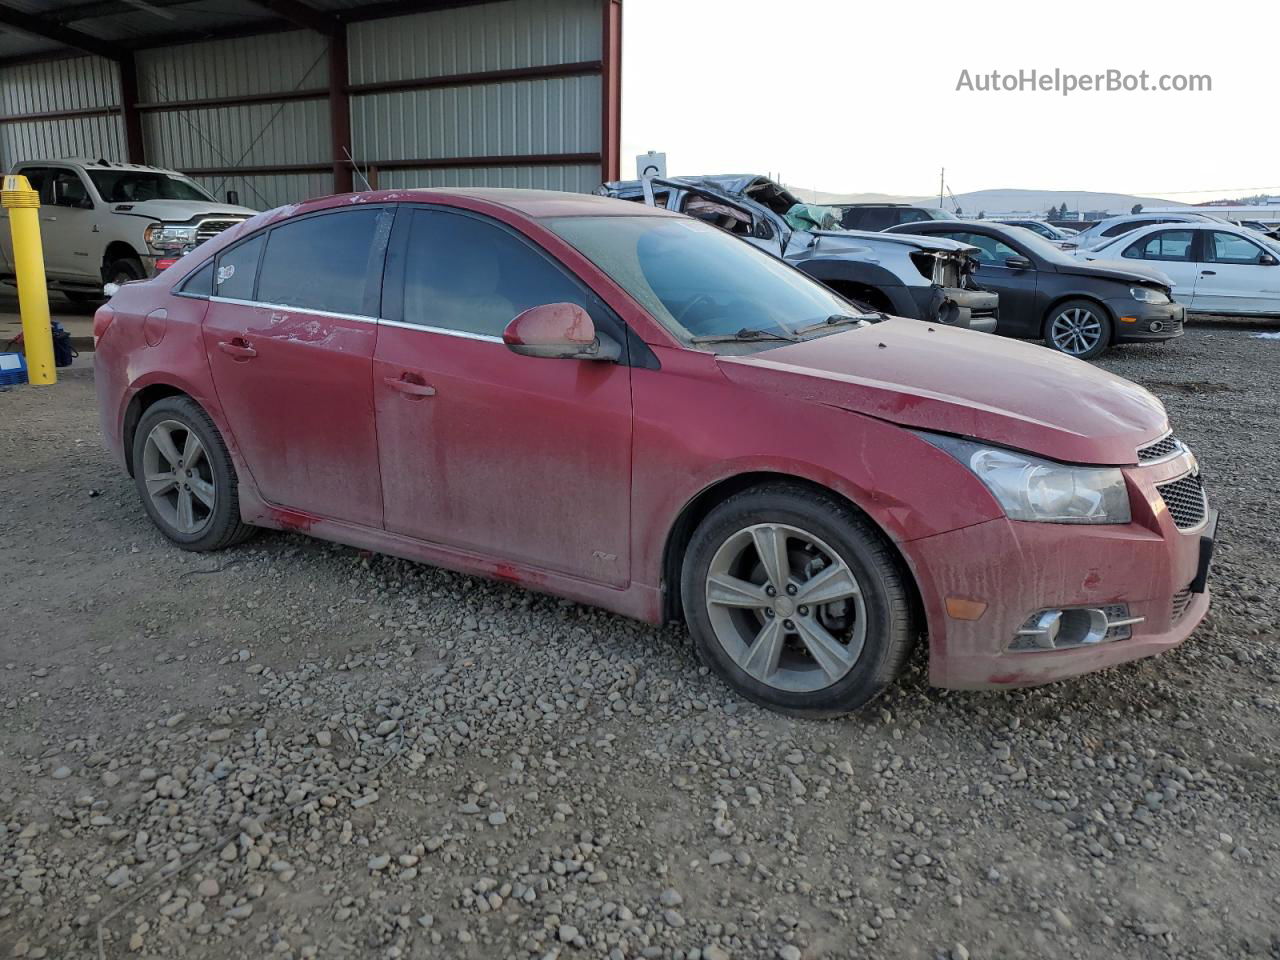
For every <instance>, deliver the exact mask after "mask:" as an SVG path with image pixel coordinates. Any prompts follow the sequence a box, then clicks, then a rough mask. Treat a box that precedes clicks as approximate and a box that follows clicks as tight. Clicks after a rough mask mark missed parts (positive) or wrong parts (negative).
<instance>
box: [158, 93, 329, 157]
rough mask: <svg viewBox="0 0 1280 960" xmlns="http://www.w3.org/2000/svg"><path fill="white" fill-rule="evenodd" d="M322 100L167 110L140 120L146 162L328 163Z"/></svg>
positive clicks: (326, 115)
mask: <svg viewBox="0 0 1280 960" xmlns="http://www.w3.org/2000/svg"><path fill="white" fill-rule="evenodd" d="M328 110H329V105H328V102H327V101H324V100H296V101H293V102H289V103H248V104H244V105H243V106H238V107H202V108H200V109H196V110H166V111H161V112H156V113H146V114H144V115H143V118H142V132H143V140H144V142H145V144H146V151H147V160H148V162H150V163H153V164H155V165H157V166H161V167H173V168H175V169H178V170H184V169H188V168H204V167H231V166H241V165H244V166H250V167H269V166H281V165H283V166H288V165H292V164H297V163H328V162H329V112H328Z"/></svg>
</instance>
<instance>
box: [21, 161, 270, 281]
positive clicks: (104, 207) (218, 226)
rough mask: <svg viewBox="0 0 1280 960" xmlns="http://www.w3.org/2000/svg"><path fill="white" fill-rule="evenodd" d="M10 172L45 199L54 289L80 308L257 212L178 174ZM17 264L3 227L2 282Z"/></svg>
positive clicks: (43, 223) (110, 169) (52, 167)
mask: <svg viewBox="0 0 1280 960" xmlns="http://www.w3.org/2000/svg"><path fill="white" fill-rule="evenodd" d="M13 172H14V173H16V174H21V175H22V176H25V177H26V178H27V181H28V182H29V183H30V184H31V188H32V189H33V190H35V191H36V192H37V193H38V194H39V195H40V207H41V209H40V232H41V234H42V236H43V240H44V256H45V274H46V276H47V277H48V282H49V287H50V288H51V289H54V290H59V291H61V292H62V293H64V294H66V295H67V297H68V298H69V299H71V300H74V301H77V302H92V301H98V300H101V299H102V298H103V297H102V286H103V284H104V283H115V284H120V283H126V282H128V281H130V280H141V279H142V278H144V277H149V276H152V275H153V274H155V273H156V272H157V271H158V270H163V269H164V268H165V267H167V266H168V265H170V264H172V263H173V262H174V261H176V260H177V259H178V258H179V257H181V256H183V255H184V254H185V253H187V252H188V251H190V250H192V249H194V248H195V247H196V246H197V245H198V244H200V243H203V242H204V241H205V240H208V239H209V238H211V237H215V236H217V235H218V234H219V233H220V232H221V231H223V230H225V229H227V228H228V227H230V226H233V225H235V224H237V223H240V222H241V221H243V220H247V219H248V218H249V217H251V216H253V214H254V213H255V212H256V211H254V210H250V209H249V208H248V207H241V206H239V205H237V204H235V203H230V202H229V203H221V202H219V201H217V200H215V199H214V198H213V197H212V196H211V195H210V194H209V193H208V191H206V190H205V189H204V188H203V187H201V186H200V185H199V184H198V183H196V182H195V181H194V180H192V179H190V178H189V177H186V176H184V175H183V174H181V173H178V172H177V171H176V170H165V169H162V168H160V167H149V166H145V165H143V164H138V163H113V162H111V161H108V160H90V159H87V158H85V159H67V160H25V161H23V162H22V163H20V164H18V165H17V166H16V167H14V170H13ZM2 216H4V217H6V218H7V214H3V215H2ZM12 264H13V250H12V238H11V237H10V236H9V230H8V228H7V227H6V228H4V229H0V276H3V278H5V279H8V280H12V278H13V272H14V271H13V266H12Z"/></svg>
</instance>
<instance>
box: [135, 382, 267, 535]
mask: <svg viewBox="0 0 1280 960" xmlns="http://www.w3.org/2000/svg"><path fill="white" fill-rule="evenodd" d="M133 478H134V482H135V483H136V484H137V487H138V493H139V494H140V495H141V497H142V506H143V508H144V509H145V510H146V511H147V514H148V516H150V517H151V519H152V521H153V522H154V523H155V525H156V526H157V527H159V528H160V531H161V532H162V533H163V534H164V535H165V536H166V537H168V538H169V539H170V540H172V541H173V542H174V543H176V544H177V545H178V546H180V547H182V548H183V549H184V550H219V549H221V548H223V547H228V546H231V545H232V544H235V543H239V542H240V541H242V540H245V539H247V538H248V537H249V536H250V535H252V533H253V532H254V528H253V527H251V526H249V525H248V524H245V523H242V522H241V520H240V497H239V492H238V487H237V481H236V471H235V465H234V464H233V463H232V462H231V456H230V454H228V453H227V448H226V445H225V444H224V443H223V442H222V436H221V435H220V434H219V433H218V428H217V427H215V426H214V424H213V421H212V420H211V419H209V415H208V414H207V413H205V412H204V410H203V409H201V407H200V405H199V404H198V403H196V402H195V401H194V400H192V399H191V398H190V397H165V398H164V399H163V400H160V401H158V402H156V403H155V404H154V405H152V406H150V407H148V408H147V411H146V412H145V413H144V414H143V415H142V419H141V420H140V421H139V422H138V429H137V432H136V433H135V434H134V438H133Z"/></svg>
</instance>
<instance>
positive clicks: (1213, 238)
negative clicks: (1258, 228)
mask: <svg viewBox="0 0 1280 960" xmlns="http://www.w3.org/2000/svg"><path fill="white" fill-rule="evenodd" d="M1209 237H1210V239H1209V244H1208V248H1207V250H1206V254H1207V255H1206V257H1205V261H1206V262H1208V263H1246V264H1247V263H1254V264H1256V263H1261V262H1262V257H1263V256H1264V253H1263V250H1262V248H1261V247H1259V246H1258V245H1257V244H1256V243H1254V242H1253V241H1252V240H1247V239H1245V238H1244V237H1241V236H1239V235H1237V234H1234V233H1220V232H1218V231H1217V230H1215V231H1213V232H1212V233H1211V234H1210V235H1209Z"/></svg>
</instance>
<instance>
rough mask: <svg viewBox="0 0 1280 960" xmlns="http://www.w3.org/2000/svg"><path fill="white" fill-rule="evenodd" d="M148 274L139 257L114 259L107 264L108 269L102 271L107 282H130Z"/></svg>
mask: <svg viewBox="0 0 1280 960" xmlns="http://www.w3.org/2000/svg"><path fill="white" fill-rule="evenodd" d="M146 275H147V273H146V271H145V270H143V269H142V261H141V260H139V259H138V258H137V257H122V258H121V259H119V260H112V261H111V262H110V263H109V264H107V269H106V270H104V271H102V276H103V278H104V281H105V282H106V283H128V282H129V281H130V280H141V279H143V278H144V277H145V276H146ZM99 299H101V298H99Z"/></svg>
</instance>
